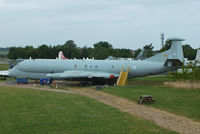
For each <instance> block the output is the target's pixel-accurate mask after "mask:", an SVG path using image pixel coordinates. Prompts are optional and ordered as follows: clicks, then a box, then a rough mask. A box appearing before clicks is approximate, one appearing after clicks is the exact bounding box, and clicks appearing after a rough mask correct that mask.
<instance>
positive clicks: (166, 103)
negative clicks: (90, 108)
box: [103, 85, 200, 121]
mask: <svg viewBox="0 0 200 134" xmlns="http://www.w3.org/2000/svg"><path fill="white" fill-rule="evenodd" d="M103 91H104V92H108V93H111V94H114V95H117V96H121V97H123V98H127V99H129V100H132V101H137V99H139V97H140V95H146V94H147V95H152V96H153V99H155V100H156V102H155V103H154V104H149V105H148V106H152V107H156V108H159V109H163V110H166V111H170V112H173V113H176V114H179V115H183V116H186V117H189V118H193V119H194V120H198V121H199V120H200V90H183V89H175V88H168V87H163V86H158V85H132V86H126V87H110V88H107V89H103Z"/></svg>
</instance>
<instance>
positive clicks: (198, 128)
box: [71, 88, 200, 134]
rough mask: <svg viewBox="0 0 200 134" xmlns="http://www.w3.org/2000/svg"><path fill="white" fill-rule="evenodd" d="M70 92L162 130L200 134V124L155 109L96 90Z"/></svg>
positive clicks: (74, 89) (82, 89)
mask: <svg viewBox="0 0 200 134" xmlns="http://www.w3.org/2000/svg"><path fill="white" fill-rule="evenodd" d="M71 90H73V91H75V92H77V93H79V94H82V95H84V96H87V97H90V98H93V99H95V100H98V101H100V102H103V103H105V104H107V105H109V106H112V107H115V108H118V109H119V110H121V111H123V112H127V113H130V114H132V115H134V116H138V117H142V118H143V119H146V120H151V121H153V122H155V123H156V124H157V125H159V126H161V127H163V128H166V129H170V130H173V131H176V132H179V133H182V134H200V122H196V121H193V120H192V119H189V118H186V117H183V116H180V115H175V114H173V113H169V112H166V111H163V110H159V109H156V108H152V107H147V106H144V105H138V104H137V103H136V102H132V101H129V100H127V99H124V98H121V97H117V96H114V95H111V94H108V93H104V92H101V91H97V90H92V89H87V88H81V89H80V88H71Z"/></svg>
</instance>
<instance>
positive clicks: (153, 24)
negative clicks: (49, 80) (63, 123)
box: [0, 0, 200, 49]
mask: <svg viewBox="0 0 200 134" xmlns="http://www.w3.org/2000/svg"><path fill="white" fill-rule="evenodd" d="M161 32H164V33H165V38H169V37H182V38H185V39H186V41H185V42H184V44H185V43H189V44H191V46H192V47H193V48H198V47H200V34H199V33H200V0H0V47H2V46H4V47H5V46H26V45H33V46H35V47H36V46H38V45H42V44H47V45H57V44H64V43H65V42H66V41H67V40H74V41H75V43H76V44H77V45H78V46H80V47H83V46H85V45H87V46H93V44H94V43H97V42H99V41H108V42H109V43H111V44H112V45H113V47H114V48H130V49H137V48H141V47H142V46H143V45H146V44H150V43H153V46H155V48H156V49H159V48H160V47H161V45H160V33H161Z"/></svg>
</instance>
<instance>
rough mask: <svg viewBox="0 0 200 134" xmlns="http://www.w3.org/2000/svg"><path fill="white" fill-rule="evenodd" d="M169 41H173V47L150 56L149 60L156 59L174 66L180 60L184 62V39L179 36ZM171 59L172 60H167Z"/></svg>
mask: <svg viewBox="0 0 200 134" xmlns="http://www.w3.org/2000/svg"><path fill="white" fill-rule="evenodd" d="M168 41H172V45H171V48H170V49H169V50H167V51H164V52H162V53H159V54H157V55H154V56H152V57H150V58H148V59H147V60H148V61H156V62H163V63H165V64H167V66H172V64H174V62H177V61H178V62H179V63H181V64H182V62H183V60H184V56H183V48H182V41H184V39H179V38H170V39H168ZM167 61H170V62H167Z"/></svg>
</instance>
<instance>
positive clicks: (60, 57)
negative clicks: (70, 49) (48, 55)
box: [58, 51, 67, 60]
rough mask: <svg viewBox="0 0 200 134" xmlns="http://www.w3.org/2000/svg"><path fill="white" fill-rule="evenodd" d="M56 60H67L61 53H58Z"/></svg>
mask: <svg viewBox="0 0 200 134" xmlns="http://www.w3.org/2000/svg"><path fill="white" fill-rule="evenodd" d="M58 59H60V60H66V59H67V58H66V57H65V56H64V54H63V52H62V51H60V52H59V53H58Z"/></svg>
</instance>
